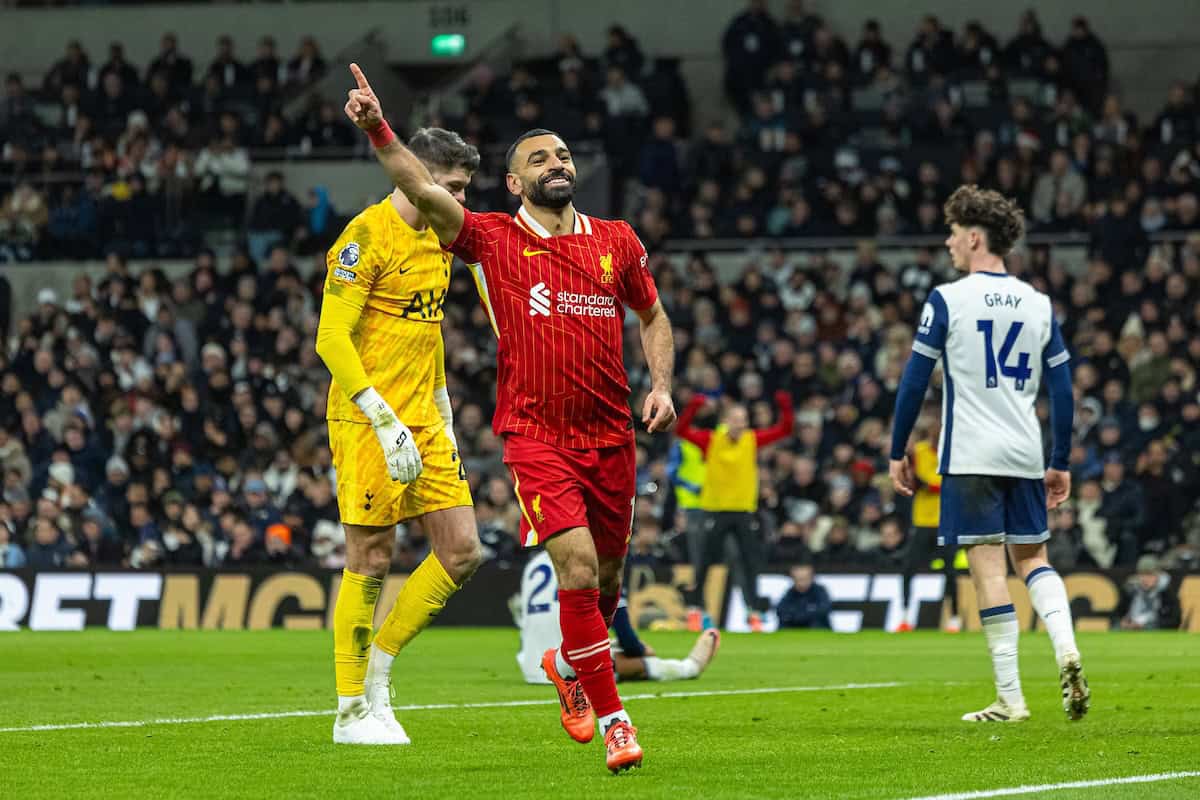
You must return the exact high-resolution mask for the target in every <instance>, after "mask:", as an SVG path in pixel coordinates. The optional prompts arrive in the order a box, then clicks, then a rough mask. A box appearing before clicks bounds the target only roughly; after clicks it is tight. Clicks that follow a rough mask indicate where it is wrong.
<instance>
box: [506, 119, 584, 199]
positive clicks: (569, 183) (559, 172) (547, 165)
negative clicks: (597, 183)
mask: <svg viewBox="0 0 1200 800" xmlns="http://www.w3.org/2000/svg"><path fill="white" fill-rule="evenodd" d="M508 170H509V171H508V175H507V178H506V180H507V184H508V191H510V192H512V193H513V194H515V195H517V196H519V197H521V198H524V199H525V200H528V201H529V203H530V204H531V205H534V206H540V207H542V208H550V209H554V210H558V209H561V208H564V207H565V206H566V205H567V204H568V203H570V202H571V200H572V199H573V198H574V197H575V161H574V159H572V158H571V151H570V150H568V149H567V145H566V143H565V142H563V140H562V139H560V138H559V137H557V136H555V135H554V134H544V135H541V136H531V137H529V138H528V139H526V140H524V141H523V142H521V143H520V144H518V145H517V148H516V152H514V153H513V157H512V161H511V162H510V163H509V165H508Z"/></svg>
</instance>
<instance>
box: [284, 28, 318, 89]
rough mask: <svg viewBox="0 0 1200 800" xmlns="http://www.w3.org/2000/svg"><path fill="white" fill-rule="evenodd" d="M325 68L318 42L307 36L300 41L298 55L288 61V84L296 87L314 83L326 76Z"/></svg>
mask: <svg viewBox="0 0 1200 800" xmlns="http://www.w3.org/2000/svg"><path fill="white" fill-rule="evenodd" d="M325 68H326V66H325V59H324V57H322V56H321V49H320V47H318V46H317V40H316V39H314V38H313V37H312V36H305V37H304V38H302V39H301V40H300V45H299V46H298V47H297V49H296V55H295V56H293V57H292V59H291V60H290V61H288V65H287V79H288V83H290V84H292V85H295V86H304V85H307V84H309V83H312V82H313V81H315V80H317V79H318V78H320V77H321V76H322V75H324V74H325Z"/></svg>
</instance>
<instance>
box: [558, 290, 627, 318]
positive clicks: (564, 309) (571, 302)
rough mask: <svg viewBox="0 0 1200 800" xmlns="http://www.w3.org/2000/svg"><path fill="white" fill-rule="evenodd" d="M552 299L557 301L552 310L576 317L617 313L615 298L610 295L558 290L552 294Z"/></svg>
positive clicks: (603, 315) (613, 314)
mask: <svg viewBox="0 0 1200 800" xmlns="http://www.w3.org/2000/svg"><path fill="white" fill-rule="evenodd" d="M554 300H555V302H556V303H557V305H556V306H555V307H554V310H555V311H557V312H558V313H559V314H571V315H573V316H577V317H615V316H616V315H617V306H616V300H615V299H614V298H613V296H612V295H607V294H576V293H575V292H559V293H558V294H556V295H555V296H554Z"/></svg>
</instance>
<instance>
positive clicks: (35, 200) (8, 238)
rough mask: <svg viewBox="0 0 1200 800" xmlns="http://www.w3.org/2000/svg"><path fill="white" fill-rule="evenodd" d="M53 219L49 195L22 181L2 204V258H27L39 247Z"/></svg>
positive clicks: (0, 239)
mask: <svg viewBox="0 0 1200 800" xmlns="http://www.w3.org/2000/svg"><path fill="white" fill-rule="evenodd" d="M49 221H50V210H49V208H47V205H46V196H45V195H44V194H43V193H42V192H39V191H38V190H37V189H35V188H34V187H33V185H32V184H30V183H25V182H22V183H20V184H18V185H17V188H16V189H15V190H14V191H13V193H12V194H11V195H9V196H8V197H7V198H5V200H4V204H3V206H0V261H3V260H6V259H5V258H4V254H5V252H8V253H9V254H10V255H9V259H10V260H11V259H20V260H27V259H28V258H29V257H30V256H32V255H33V253H35V252H36V251H37V248H38V245H39V243H40V242H41V239H42V235H43V233H44V232H45V229H46V225H47V224H48V223H49Z"/></svg>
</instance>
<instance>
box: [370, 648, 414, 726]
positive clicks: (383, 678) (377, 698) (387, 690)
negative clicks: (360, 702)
mask: <svg viewBox="0 0 1200 800" xmlns="http://www.w3.org/2000/svg"><path fill="white" fill-rule="evenodd" d="M378 671H379V670H374V669H371V668H370V667H368V668H367V705H368V706H369V707H370V714H371V716H372V717H374V718H375V719H377V720H379V721H380V722H381V723H382V724H383V726H384V727H385V728H387V729H388V731H390V732H391V733H392V735H393V736H395V737H396V738H397V739H398V741H397V744H412V740H411V739H409V738H408V733H407V732H405V730H404V726H403V725H401V724H400V722H399V721H398V720H397V719H396V712H395V711H393V710H392V676H391V674H390V672H384V673H383V674H382V675H378V674H376V672H378Z"/></svg>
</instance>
